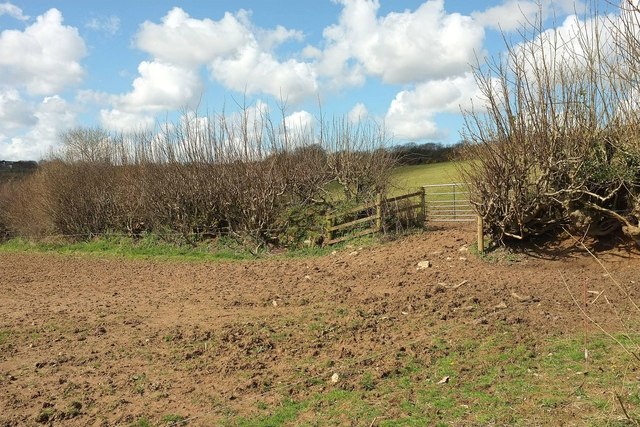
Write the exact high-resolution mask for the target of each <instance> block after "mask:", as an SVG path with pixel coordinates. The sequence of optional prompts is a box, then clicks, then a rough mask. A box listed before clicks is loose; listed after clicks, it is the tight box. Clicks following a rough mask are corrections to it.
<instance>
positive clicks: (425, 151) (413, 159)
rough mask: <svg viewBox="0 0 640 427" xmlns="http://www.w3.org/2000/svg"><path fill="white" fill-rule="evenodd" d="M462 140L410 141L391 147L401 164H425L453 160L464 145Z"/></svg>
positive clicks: (393, 154) (392, 152)
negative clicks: (451, 143)
mask: <svg viewBox="0 0 640 427" xmlns="http://www.w3.org/2000/svg"><path fill="white" fill-rule="evenodd" d="M462 144H463V143H462V142H459V143H457V144H454V145H444V144H442V143H439V142H426V143H423V144H417V143H415V142H409V143H407V144H403V145H397V146H395V147H391V148H389V150H390V152H391V154H392V156H393V157H394V158H395V159H396V162H397V163H398V164H399V165H424V164H429V163H439V162H448V161H450V160H453V159H454V158H455V157H456V156H457V154H458V151H459V149H460V147H461V146H462Z"/></svg>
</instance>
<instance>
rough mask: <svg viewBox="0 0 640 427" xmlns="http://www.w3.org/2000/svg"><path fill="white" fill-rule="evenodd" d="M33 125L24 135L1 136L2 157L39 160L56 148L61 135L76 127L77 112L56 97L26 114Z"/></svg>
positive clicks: (27, 124)
mask: <svg viewBox="0 0 640 427" xmlns="http://www.w3.org/2000/svg"><path fill="white" fill-rule="evenodd" d="M25 115H28V116H29V117H30V118H29V121H30V122H29V123H23V125H25V126H30V127H25V128H22V129H21V130H23V132H18V133H15V134H13V135H5V134H0V158H2V159H6V160H25V159H33V160H37V159H40V158H42V157H44V156H46V155H47V153H48V152H49V151H50V149H51V148H53V147H55V145H56V144H57V142H58V137H59V135H60V133H61V132H63V131H65V130H67V129H70V128H71V127H73V126H74V125H75V120H76V113H75V111H74V109H73V107H72V106H71V105H69V103H68V102H67V101H65V100H64V99H62V98H61V97H59V96H57V95H55V96H50V97H45V98H44V99H43V100H42V102H41V103H40V104H38V105H37V106H35V107H34V108H33V109H32V111H31V112H30V113H29V112H26V111H25Z"/></svg>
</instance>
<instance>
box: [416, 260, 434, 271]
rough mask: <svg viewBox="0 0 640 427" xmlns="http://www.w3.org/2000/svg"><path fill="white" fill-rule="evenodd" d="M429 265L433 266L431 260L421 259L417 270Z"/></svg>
mask: <svg viewBox="0 0 640 427" xmlns="http://www.w3.org/2000/svg"><path fill="white" fill-rule="evenodd" d="M429 267H431V261H420V262H419V263H418V267H417V268H416V270H424V269H425V268H429Z"/></svg>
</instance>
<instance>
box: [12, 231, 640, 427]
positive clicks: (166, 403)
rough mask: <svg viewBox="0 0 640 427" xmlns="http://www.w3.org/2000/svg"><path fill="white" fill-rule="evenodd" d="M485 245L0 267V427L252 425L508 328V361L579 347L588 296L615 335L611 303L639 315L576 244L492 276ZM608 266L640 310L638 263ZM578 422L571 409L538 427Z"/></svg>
mask: <svg viewBox="0 0 640 427" xmlns="http://www.w3.org/2000/svg"><path fill="white" fill-rule="evenodd" d="M473 239H474V235H473V231H472V230H463V229H460V228H442V229H438V230H433V231H430V232H426V233H424V234H420V235H413V236H409V237H405V238H402V239H398V240H396V241H392V242H389V243H385V244H381V245H376V246H372V247H365V248H357V247H352V248H347V249H343V250H340V251H338V252H337V253H334V254H332V255H327V256H324V257H320V258H305V259H283V258H275V259H261V260H257V261H241V262H211V263H203V262H178V261H162V262H161V261H154V260H129V259H121V258H113V257H105V258H99V257H94V256H62V255H54V254H42V253H4V254H2V255H0V408H2V410H0V426H22V425H40V424H49V425H70V426H84V425H95V426H103V425H104V426H107V425H127V424H129V423H133V422H135V421H136V420H139V419H141V418H142V417H147V418H148V419H149V420H152V421H153V422H160V420H161V419H162V416H163V415H166V414H180V415H181V416H184V417H187V418H188V421H189V425H216V424H217V423H219V422H222V420H225V419H229V417H233V416H251V414H253V413H255V412H256V411H257V410H258V409H257V408H256V402H258V401H260V402H264V404H265V405H269V404H275V403H276V402H277V401H279V400H280V399H282V396H288V397H289V398H291V399H294V400H300V399H304V398H305V397H306V396H310V395H312V394H317V393H323V392H325V391H327V390H331V389H332V388H335V387H348V386H349V384H350V381H355V380H353V379H352V377H350V375H349V373H350V372H354V370H357V369H358V367H360V366H369V367H373V368H375V371H376V372H379V375H380V377H384V375H385V374H386V373H389V372H393V370H394V369H395V368H396V365H397V363H398V362H397V360H398V359H397V357H395V356H396V354H397V353H402V352H405V353H411V354H412V355H413V356H414V357H416V358H420V359H422V360H425V363H431V362H432V361H433V360H436V359H437V358H438V357H439V355H438V354H437V351H436V350H435V349H434V347H433V346H432V344H433V342H434V339H435V338H441V339H445V340H447V341H448V342H456V341H463V340H465V339H469V338H470V337H471V338H473V337H482V336H487V335H490V334H492V333H495V332H496V331H497V330H498V329H497V328H501V329H500V330H504V328H507V329H508V330H509V332H510V334H509V336H510V340H511V341H509V342H506V343H505V344H504V347H503V350H504V351H509V348H510V346H513V345H515V344H517V342H518V340H523V339H526V338H527V337H531V336H535V337H536V340H538V341H539V342H541V343H542V342H544V341H545V340H549V339H553V338H555V337H563V336H574V335H576V334H579V333H580V331H581V330H582V328H583V317H582V316H581V313H580V311H579V309H578V308H577V307H576V305H575V303H574V301H573V300H572V297H571V294H572V293H573V294H574V295H575V296H576V298H577V299H578V300H580V301H582V298H583V289H584V287H585V286H586V287H587V288H588V290H589V291H591V292H589V293H588V298H589V300H593V299H595V297H596V296H597V294H595V293H593V292H594V291H601V290H604V289H606V292H607V296H608V298H607V299H606V302H605V298H601V299H599V300H598V301H596V302H594V303H593V305H592V306H590V308H589V309H590V313H591V315H592V316H593V317H594V318H595V319H597V320H598V321H600V322H601V323H602V325H604V326H605V327H606V328H618V327H619V325H618V323H617V322H616V321H614V318H613V316H612V315H611V314H610V312H609V311H608V309H607V303H612V302H613V303H615V302H618V303H619V304H618V307H619V308H621V309H622V311H623V313H621V315H622V316H625V315H626V314H625V313H624V310H625V309H624V308H623V307H624V304H621V302H624V300H625V298H624V296H623V295H622V294H621V293H620V292H619V290H618V289H617V287H616V286H615V285H614V284H613V283H612V282H611V281H610V280H609V277H607V275H606V271H604V270H603V269H602V267H600V266H599V265H598V264H597V263H596V262H595V261H594V260H593V258H591V257H590V256H589V255H587V254H585V253H584V251H582V250H581V249H580V248H579V247H577V246H575V245H574V244H573V243H572V242H571V241H565V242H563V243H562V244H556V245H545V246H542V247H538V248H535V247H534V248H532V249H528V250H523V251H521V253H516V254H512V253H509V254H506V253H502V254H500V253H494V254H493V255H491V256H490V257H489V258H490V259H484V260H482V259H480V258H478V257H477V256H476V255H474V254H473V253H471V251H470V250H469V249H468V248H469V247H470V245H471V244H472V243H473ZM595 249H597V250H598V252H597V253H598V256H599V257H600V258H601V259H602V260H603V262H604V263H605V265H606V266H607V268H608V269H609V270H611V271H612V272H615V278H616V280H617V281H618V283H620V284H621V285H622V286H623V287H625V288H626V289H628V290H629V292H630V293H631V297H632V298H635V299H636V300H637V298H636V297H637V296H638V290H637V287H636V283H637V281H638V280H640V277H639V276H640V275H639V274H638V272H639V271H640V256H639V254H638V253H637V251H635V250H634V249H630V248H627V247H623V246H618V247H614V248H595ZM425 260H428V261H430V264H431V265H430V267H426V268H423V269H418V263H419V262H420V261H425ZM565 282H566V284H567V285H566V286H565ZM567 286H568V288H569V289H567ZM600 304H601V305H600ZM336 373H337V374H338V375H337V376H335V377H334V380H336V381H335V382H333V381H332V380H331V377H332V376H333V375H334V374H336ZM469 380H470V381H473V378H469ZM354 386H355V385H354ZM381 398H382V399H383V398H384V396H381ZM395 415H396V416H402V411H401V409H398V413H397V414H395ZM580 417H581V415H580V414H579V413H577V412H576V411H575V410H572V409H571V408H567V407H565V408H562V409H558V411H557V413H550V414H549V418H548V419H547V420H546V421H545V420H542V421H541V422H540V424H546V423H547V422H549V423H550V424H554V420H556V421H557V420H564V421H565V422H567V423H569V424H571V422H572V421H574V422H575V423H576V424H578V425H581V418H580ZM307 418H308V420H307V422H309V423H313V413H309V414H308V415H307ZM374 421H375V420H374ZM583 421H584V420H583ZM345 423H346V422H345ZM352 423H353V422H352ZM336 424H341V423H340V422H339V421H338V422H336Z"/></svg>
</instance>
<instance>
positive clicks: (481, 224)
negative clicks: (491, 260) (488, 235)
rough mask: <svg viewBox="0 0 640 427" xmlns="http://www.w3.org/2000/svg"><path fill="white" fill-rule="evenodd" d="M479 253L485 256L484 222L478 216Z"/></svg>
mask: <svg viewBox="0 0 640 427" xmlns="http://www.w3.org/2000/svg"><path fill="white" fill-rule="evenodd" d="M478 252H479V253H480V255H483V254H484V220H483V219H482V216H480V215H478Z"/></svg>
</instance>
